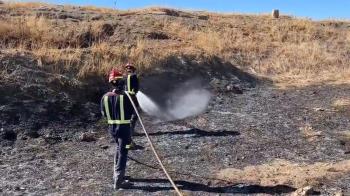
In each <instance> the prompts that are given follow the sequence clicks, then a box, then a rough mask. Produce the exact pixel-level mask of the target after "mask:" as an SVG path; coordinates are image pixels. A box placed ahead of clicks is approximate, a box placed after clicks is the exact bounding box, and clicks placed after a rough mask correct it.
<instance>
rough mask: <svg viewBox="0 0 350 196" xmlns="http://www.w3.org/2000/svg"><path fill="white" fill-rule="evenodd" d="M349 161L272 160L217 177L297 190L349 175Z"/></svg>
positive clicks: (230, 169) (231, 170) (222, 172)
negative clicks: (297, 161)
mask: <svg viewBox="0 0 350 196" xmlns="http://www.w3.org/2000/svg"><path fill="white" fill-rule="evenodd" d="M349 173H350V160H344V161H340V162H336V163H329V162H318V163H314V164H310V165H307V164H298V163H291V162H289V161H287V160H280V159H277V160H274V161H273V162H271V163H267V164H263V165H257V166H247V167H245V168H243V169H242V170H240V169H235V168H228V169H223V170H221V171H219V173H218V177H219V178H221V179H224V180H229V181H232V182H240V183H242V182H244V183H251V184H259V185H261V186H274V185H291V186H294V187H297V188H300V187H304V186H307V185H318V184H319V183H321V182H324V181H330V180H334V179H337V178H340V177H342V176H346V175H349Z"/></svg>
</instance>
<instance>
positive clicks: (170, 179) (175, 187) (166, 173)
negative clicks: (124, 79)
mask: <svg viewBox="0 0 350 196" xmlns="http://www.w3.org/2000/svg"><path fill="white" fill-rule="evenodd" d="M125 94H126V95H127V96H128V98H129V100H130V102H131V104H132V107H134V110H135V112H136V115H137V117H138V118H139V120H140V124H141V127H142V129H143V131H144V133H145V135H146V137H147V140H148V142H149V144H150V146H151V149H152V151H153V153H154V155H155V156H156V158H157V160H158V162H159V165H160V166H161V168H162V169H163V172H164V173H165V175H166V177H167V178H168V180H169V182H170V183H171V185H172V186H173V187H174V189H175V191H176V193H177V194H178V195H179V196H183V194H182V193H181V192H180V190H179V188H177V186H176V184H175V183H174V181H173V179H172V178H171V176H170V175H169V174H168V172H167V170H166V169H165V167H164V165H163V162H162V160H161V159H160V157H159V155H158V153H157V151H156V149H155V148H154V146H153V142H152V140H151V138H150V137H149V135H148V132H147V131H146V129H145V126H144V125H143V122H142V119H141V116H140V114H139V112H138V110H137V108H136V105H135V103H134V101H133V100H132V98H131V96H130V94H129V93H128V92H126V91H125Z"/></svg>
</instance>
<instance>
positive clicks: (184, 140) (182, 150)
mask: <svg viewBox="0 0 350 196" xmlns="http://www.w3.org/2000/svg"><path fill="white" fill-rule="evenodd" d="M213 94H214V96H213V98H212V100H211V102H210V105H209V107H208V109H207V111H206V112H205V113H203V114H201V115H199V116H197V117H192V118H188V119H185V120H181V121H176V122H163V123H155V119H152V118H150V117H147V116H144V122H145V124H146V128H147V130H148V131H149V133H150V135H151V138H152V139H153V141H154V144H155V146H156V148H157V150H158V152H159V154H160V155H161V157H162V159H163V161H164V164H165V166H166V168H167V169H168V170H169V171H170V174H171V176H172V177H173V178H174V180H175V181H176V184H177V185H178V186H179V188H180V189H181V190H182V191H183V192H184V193H187V194H189V195H232V194H236V195H247V194H248V195H255V194H273V195H276V194H277V195H289V194H291V193H293V192H295V191H296V190H297V189H298V188H302V187H304V186H306V185H311V186H312V191H313V194H321V195H333V194H336V193H343V194H344V195H349V194H350V175H349V166H348V164H347V163H349V162H346V161H348V160H349V158H350V138H349V129H350V126H349V115H350V110H349V108H348V107H347V105H345V104H344V105H340V104H338V105H337V104H335V103H337V102H339V100H344V99H347V98H348V97H349V96H350V86H349V85H319V86H309V87H305V88H290V89H288V90H281V89H277V88H274V87H272V86H271V85H269V84H259V85H257V86H256V87H254V88H247V89H245V90H244V91H243V94H236V93H233V92H232V91H213ZM77 127H78V128H77ZM42 129H45V130H41V131H42V132H43V133H45V135H40V136H38V137H36V138H30V137H29V138H28V137H26V136H24V135H21V134H19V135H17V139H16V140H14V139H13V141H11V138H8V139H7V140H6V142H8V144H6V145H5V144H4V145H3V146H2V147H1V159H0V167H1V169H0V176H1V177H0V178H1V181H0V193H1V194H2V195H25V194H32V195H46V194H53V195H112V194H114V193H115V191H114V190H113V186H112V182H113V181H112V175H113V173H112V166H113V154H114V148H115V144H114V143H113V142H112V138H111V137H110V136H109V134H108V132H107V128H106V125H104V124H103V123H101V122H98V123H96V124H93V123H91V124H89V125H85V126H84V128H79V126H76V125H72V124H71V125H69V124H68V123H67V124H64V123H57V124H52V125H50V126H47V127H46V128H42ZM137 131H138V134H137V135H136V136H135V141H136V142H137V143H138V144H140V145H142V146H144V147H145V149H143V150H137V151H130V153H129V161H128V168H127V175H128V176H130V181H131V182H133V183H134V186H133V187H132V188H131V189H127V190H120V191H118V192H117V194H118V195H175V192H174V191H173V190H172V187H171V185H170V184H169V183H168V181H167V180H166V177H165V175H164V174H163V173H162V171H161V170H160V167H159V166H158V164H157V161H156V159H155V158H154V156H153V154H152V151H151V149H150V147H149V144H148V143H147V140H146V137H145V136H144V135H143V134H142V131H141V129H140V127H138V129H137ZM39 133H40V132H39ZM82 133H85V135H84V136H85V137H84V138H82ZM3 142H4V140H3ZM274 160H284V161H285V163H286V164H288V163H293V164H295V165H297V167H296V170H298V168H299V165H300V167H303V166H307V165H312V166H311V167H308V169H307V170H300V172H298V171H296V172H295V173H293V175H294V176H293V175H289V174H286V173H287V171H283V168H284V166H288V165H286V164H282V165H280V168H276V169H274V168H272V170H271V168H269V169H270V170H269V171H273V172H271V173H270V174H269V173H265V174H264V171H263V169H260V170H254V171H256V175H252V174H248V173H247V175H250V176H251V178H249V179H247V178H242V179H241V180H240V179H235V178H234V176H233V177H232V176H231V177H230V178H227V176H229V175H230V174H227V175H220V171H223V169H227V168H234V169H236V170H242V171H247V170H243V169H244V168H247V167H253V168H255V167H256V168H261V167H259V166H261V165H264V164H269V163H271V162H273V161H274ZM341 161H343V162H342V163H345V164H343V165H342V167H341V168H338V166H339V164H337V163H339V162H341ZM344 161H345V162H344ZM315 163H319V164H320V165H327V166H329V167H328V168H327V170H322V169H320V167H318V164H316V165H315ZM332 164H333V165H332ZM271 167H273V165H272V166H271ZM278 169H281V170H282V171H277V170H278ZM313 170H315V171H316V173H317V175H316V174H315V172H313ZM221 174H222V172H221ZM313 175H314V176H313ZM254 176H255V177H256V178H254ZM259 178H260V179H259ZM283 178H289V179H284V180H281V179H283ZM233 179H234V180H233Z"/></svg>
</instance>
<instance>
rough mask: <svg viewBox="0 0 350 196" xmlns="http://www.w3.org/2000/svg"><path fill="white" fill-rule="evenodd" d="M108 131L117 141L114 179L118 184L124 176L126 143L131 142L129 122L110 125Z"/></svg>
mask: <svg viewBox="0 0 350 196" xmlns="http://www.w3.org/2000/svg"><path fill="white" fill-rule="evenodd" d="M110 133H111V134H112V136H113V138H114V140H115V142H116V143H117V145H116V149H115V157H114V168H113V170H114V181H115V183H117V184H119V183H121V182H123V180H124V177H125V170H126V162H127V159H128V149H126V145H128V144H130V142H131V132H130V124H123V125H111V126H110Z"/></svg>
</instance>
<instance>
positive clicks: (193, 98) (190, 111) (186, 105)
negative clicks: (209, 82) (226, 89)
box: [137, 81, 211, 121]
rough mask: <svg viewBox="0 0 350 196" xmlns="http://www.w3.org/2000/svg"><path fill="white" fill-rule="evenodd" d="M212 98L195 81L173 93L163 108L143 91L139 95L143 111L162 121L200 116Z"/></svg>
mask: <svg viewBox="0 0 350 196" xmlns="http://www.w3.org/2000/svg"><path fill="white" fill-rule="evenodd" d="M210 98H211V93H210V92H209V91H208V90H206V89H204V88H202V87H200V86H199V85H198V84H197V83H196V82H194V81H190V82H187V83H186V84H184V85H183V86H180V87H179V88H178V89H177V90H174V91H173V92H171V93H170V94H169V97H168V98H167V100H166V103H167V104H166V106H165V107H163V108H161V107H160V106H159V105H158V104H157V103H155V102H154V101H153V100H152V99H151V98H149V97H148V96H147V95H145V94H144V93H142V92H141V91H139V92H138V93H137V99H138V101H139V104H140V107H141V109H142V110H143V111H144V112H146V113H147V114H148V115H150V116H154V117H156V118H158V120H161V121H173V120H180V119H184V118H187V117H191V116H196V115H199V114H201V113H203V112H204V111H205V110H206V109H207V106H208V104H209V101H210Z"/></svg>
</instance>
